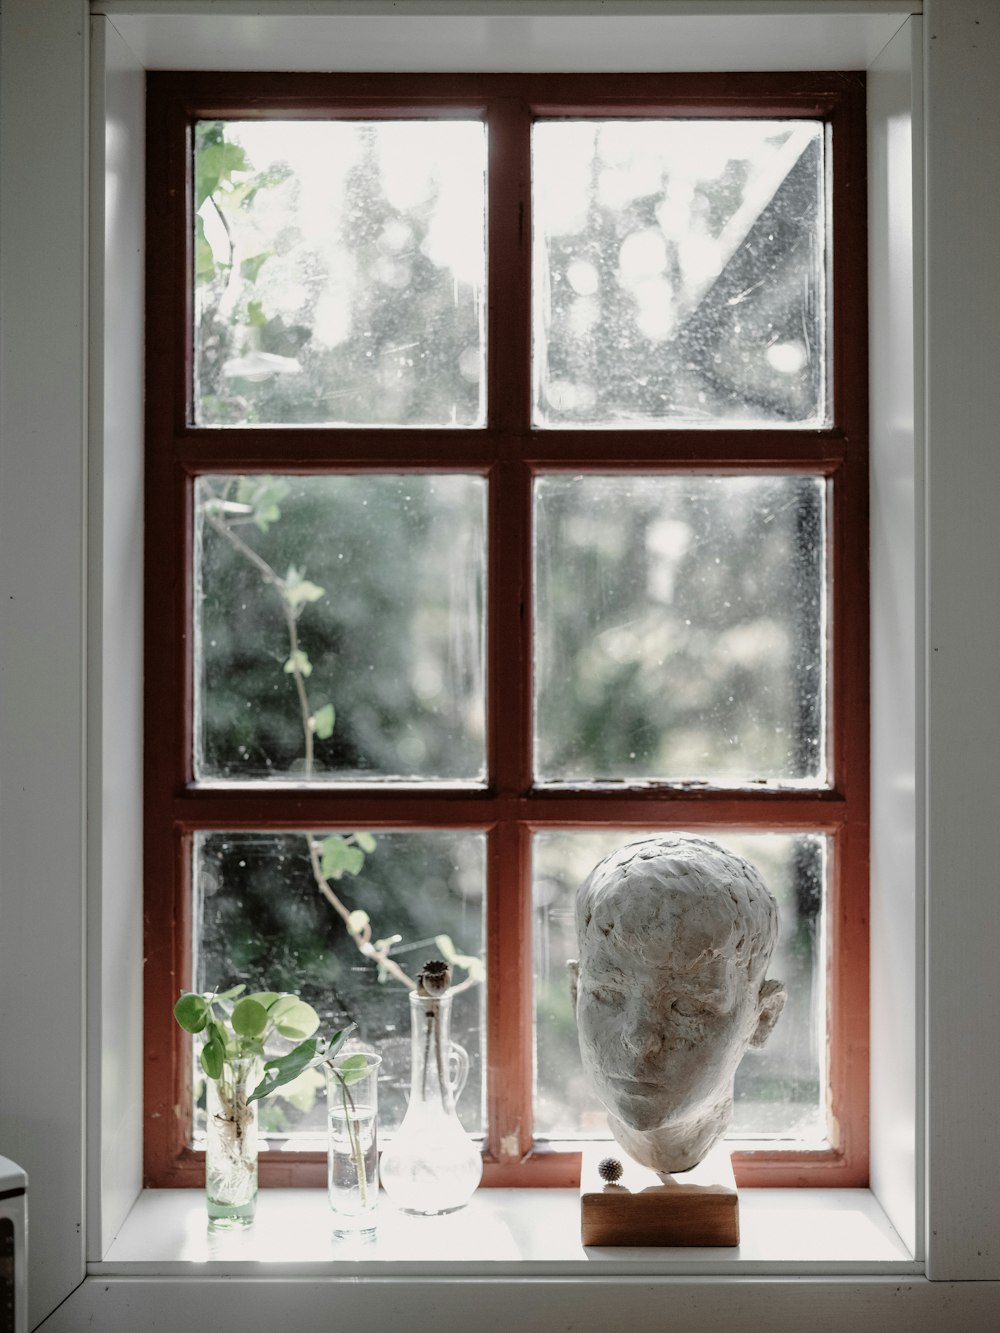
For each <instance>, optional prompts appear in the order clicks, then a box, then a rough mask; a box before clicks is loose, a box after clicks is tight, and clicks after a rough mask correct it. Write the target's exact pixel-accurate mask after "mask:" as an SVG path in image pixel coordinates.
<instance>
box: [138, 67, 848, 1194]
mask: <svg viewBox="0 0 1000 1333" xmlns="http://www.w3.org/2000/svg"><path fill="white" fill-rule="evenodd" d="M149 88H150V104H149V123H150V161H151V163H154V164H157V169H155V170H152V171H151V172H150V183H149V247H148V249H149V254H150V255H151V256H155V258H154V259H153V260H152V262H151V264H150V270H149V279H148V302H147V319H148V326H147V327H148V338H147V365H148V391H147V493H148V504H147V570H148V573H147V617H146V623H147V630H146V663H147V666H146V678H147V684H146V688H147V723H146V753H147V761H146V762H147V775H146V808H147V815H146V893H147V960H148V961H147V996H146V1014H147V1017H146V1031H147V1050H146V1060H147V1178H148V1180H149V1182H150V1183H154V1184H172V1183H179V1182H181V1181H184V1180H189V1179H191V1178H192V1176H193V1175H194V1174H195V1173H197V1171H198V1169H199V1166H198V1162H199V1157H198V1154H197V1152H196V1151H194V1150H193V1148H192V1146H191V1145H192V1141H193V1140H192V1136H193V1133H194V1131H195V1125H194V1119H195V1117H194V1116H193V1114H192V1110H191V1106H192V1098H193V1094H194V1089H193V1088H192V1077H191V1069H190V1065H189V1053H188V1051H187V1048H186V1046H185V1044H184V1041H183V1039H182V1037H181V1035H180V1034H179V1032H177V1031H175V1029H174V1028H173V1026H172V1020H171V1017H170V1008H171V1004H172V1002H173V999H174V998H175V997H176V993H177V991H178V989H179V988H180V987H181V986H182V985H183V986H189V985H191V984H192V982H193V981H194V982H196V983H197V984H198V985H199V986H200V985H202V984H204V985H208V986H210V985H214V984H216V983H217V982H218V983H220V984H222V983H229V982H231V981H235V980H239V979H246V980H248V981H250V982H251V984H262V983H264V982H268V983H270V984H274V985H279V986H288V987H295V988H296V989H301V988H305V989H306V991H307V992H309V993H310V996H311V998H313V999H314V1000H315V1001H317V1007H319V1008H320V1009H321V1010H322V1011H323V1012H324V1015H325V1016H326V1017H328V1018H329V1019H330V1020H331V1021H337V1020H338V1019H341V1018H343V1017H345V1016H346V1017H348V1018H351V1019H355V1020H357V1021H358V1022H359V1025H360V1027H361V1035H362V1037H363V1038H364V1039H365V1040H366V1041H377V1042H378V1043H379V1044H380V1046H381V1048H382V1049H383V1052H384V1053H385V1054H386V1055H387V1065H388V1066H389V1070H390V1079H389V1083H390V1086H389V1087H388V1089H387V1092H388V1094H389V1095H388V1098H384V1099H383V1101H384V1103H385V1105H386V1108H387V1113H388V1116H389V1119H390V1122H391V1117H392V1115H393V1095H394V1091H395V1095H396V1101H397V1102H400V1100H401V1089H402V1087H403V1086H405V1076H406V1044H407V1043H406V1037H405V1033H406V1031H407V1028H406V1013H405V1011H406V1006H405V1002H404V999H403V996H402V987H401V986H400V985H399V984H398V982H396V980H395V977H394V974H395V971H396V969H397V968H402V969H403V970H404V971H406V972H408V973H409V974H410V975H412V974H413V973H414V972H415V971H416V969H417V967H418V966H419V964H420V963H421V962H422V961H423V958H424V956H425V954H426V953H428V952H441V951H442V950H444V951H445V952H448V953H449V955H450V956H453V957H454V959H455V966H456V969H457V971H458V973H459V975H460V976H464V977H465V978H466V979H467V980H468V982H469V983H470V984H469V986H468V989H467V990H466V992H465V993H464V995H463V996H462V997H461V998H460V999H459V1000H458V1001H456V1010H457V1009H458V1007H459V1005H461V1006H462V1014H461V1016H460V1015H459V1014H458V1013H457V1012H456V1021H457V1025H458V1027H459V1032H458V1036H459V1040H461V1041H462V1043H463V1044H464V1045H466V1046H467V1048H468V1049H469V1053H470V1056H471V1057H472V1071H473V1072H472V1075H471V1076H470V1081H469V1086H468V1088H467V1089H466V1092H465V1094H464V1096H463V1098H462V1108H463V1116H464V1117H465V1121H466V1124H467V1127H468V1128H469V1129H470V1131H471V1132H473V1133H479V1134H482V1136H483V1142H484V1153H485V1156H486V1167H487V1170H486V1176H485V1179H486V1182H487V1183H491V1182H492V1183H505V1184H508V1183H516V1182H521V1183H525V1184H542V1183H569V1182H570V1181H571V1180H572V1178H573V1175H574V1173H575V1171H576V1169H577V1166H578V1148H577V1149H576V1150H574V1146H573V1145H574V1143H576V1144H578V1143H579V1140H580V1139H581V1138H585V1137H587V1136H588V1135H593V1134H595V1133H596V1134H600V1133H602V1128H601V1121H600V1118H599V1115H598V1110H597V1108H596V1106H595V1105H594V1103H593V1100H592V1099H591V1098H590V1096H589V1093H588V1091H587V1089H586V1088H585V1086H584V1085H583V1084H582V1081H581V1077H580V1074H579V1069H578V1067H577V1065H576V1063H575V1061H576V1056H575V1039H574V1036H573V1029H572V1015H571V1013H570V1011H569V997H568V988H567V986H566V985H565V981H564V965H565V960H566V958H568V957H570V956H572V953H573V949H574V945H573V943H572V940H571V939H570V938H569V937H568V935H567V921H568V904H569V903H570V902H571V898H572V892H573V891H574V889H575V887H576V883H577V882H578V881H579V879H580V878H581V877H582V875H583V874H585V873H586V871H587V870H588V869H589V868H590V866H591V865H593V863H594V862H595V861H596V860H597V859H598V858H599V856H600V855H602V854H603V852H604V851H605V850H610V848H611V847H612V846H614V845H617V844H618V843H619V842H623V841H626V840H628V839H629V838H630V837H631V836H634V835H637V834H640V833H643V832H646V831H649V830H658V829H687V828H696V829H698V830H702V831H713V832H714V833H715V835H716V836H718V837H719V838H720V839H721V840H723V841H726V842H728V843H729V844H730V845H733V846H734V847H736V849H737V850H740V851H742V852H744V853H745V854H747V855H749V856H750V858H751V859H752V860H754V861H756V862H757V863H758V864H759V865H760V866H761V868H762V869H763V870H764V871H765V876H766V878H768V880H769V882H770V884H771V887H772V889H773V891H775V893H776V894H777V896H778V897H779V899H780V900H781V902H782V906H783V909H784V914H785V933H784V936H783V946H782V949H783V952H782V955H781V956H780V958H779V959H778V960H776V963H775V968H774V970H775V972H776V973H777V972H778V971H779V970H780V969H782V968H783V969H784V971H785V973H786V975H785V979H786V981H788V982H789V983H790V991H791V1001H790V1003H789V1006H788V1009H787V1010H786V1015H785V1017H784V1018H783V1020H782V1025H781V1027H780V1028H779V1032H778V1033H777V1034H776V1037H775V1042H774V1046H773V1047H769V1048H765V1050H764V1051H763V1052H761V1053H760V1055H759V1058H758V1057H756V1056H751V1057H748V1059H747V1061H746V1062H745V1064H744V1067H743V1069H742V1070H741V1083H742V1086H741V1090H740V1091H741V1096H740V1102H739V1105H740V1111H739V1120H738V1123H737V1126H736V1129H737V1131H738V1133H739V1135H740V1139H741V1147H740V1151H739V1155H738V1157H737V1169H738V1175H739V1177H740V1178H741V1179H743V1180H744V1181H746V1182H748V1183H750V1182H752V1183H771V1184H787V1183H804V1182H808V1183H817V1184H818V1183H830V1184H837V1185H847V1184H859V1183H863V1182H864V1180H865V1179H866V1171H867V1168H866V1135H865V1123H866V1104H867V1056H866V1050H867V1044H866V1009H867V1003H866V994H867V990H866V987H867V982H866V935H865V917H866V900H867V801H868V793H867V684H866V681H867V594H866V574H867V553H866V534H867V522H866V483H867V458H866V436H865V422H866V415H867V407H866V396H865V372H866V351H865V340H864V329H865V309H864V307H865V300H864V293H865V268H866V265H865V251H864V237H865V224H864V147H865V145H864V122H863V115H864V85H863V79H862V78H861V77H860V76H844V75H840V74H838V75H829V76H822V75H795V76H784V75H782V76H777V75H772V76H742V75H740V76H715V75H706V76H670V77H659V76H643V77H636V76H630V77H628V78H627V79H626V78H616V77H611V76H586V77H582V76H581V77H577V76H550V77H544V78H541V77H538V76H482V77H478V78H474V77H458V76H454V77H452V76H448V77H444V76H441V77H437V76H421V77H412V78H407V79H406V80H405V81H404V80H403V79H401V78H395V77H390V76H385V77H382V76H379V77H374V76H372V77H363V76H339V75H338V76H336V77H334V76H330V77H314V76H303V77H301V78H300V77H291V76H288V77H277V76H243V75H240V76H235V75H226V76H218V75H216V76H206V75H160V74H155V75H151V76H150V79H149ZM332 898H336V900H337V903H339V904H340V907H341V908H342V909H343V910H342V911H338V907H337V905H336V903H333V902H332ZM345 917H346V920H345V919H344V918H345ZM397 935H399V936H401V937H402V938H401V939H399V940H398V941H397V940H395V939H394V938H393V937H394V936H397ZM442 937H446V938H442ZM414 947H415V949H416V951H413V949H414ZM421 950H423V952H421ZM373 951H374V955H375V956H374V957H373V956H372V955H373ZM483 970H484V971H485V981H484V982H481V980H480V978H481V974H482V972H483ZM380 978H381V980H380ZM393 1060H395V1061H396V1064H397V1065H398V1072H397V1074H396V1075H394V1074H393V1072H392V1071H393V1067H394V1066H393ZM393 1082H395V1083H396V1085H397V1086H396V1088H395V1090H394V1089H393V1087H392V1086H391V1085H392V1083H393ZM308 1104H309V1094H308V1089H304V1090H303V1092H302V1096H301V1098H300V1104H299V1105H298V1106H296V1105H295V1104H294V1103H288V1104H282V1105H279V1106H278V1107H277V1108H276V1109H274V1110H273V1111H272V1112H271V1114H272V1116H273V1117H274V1118H273V1120H272V1123H271V1126H270V1128H271V1130H272V1132H273V1135H274V1142H275V1145H276V1151H275V1152H274V1153H271V1154H268V1155H267V1161H266V1162H265V1163H264V1164H263V1166H262V1178H263V1180H264V1181H265V1183H266V1182H267V1181H268V1180H270V1181H271V1182H272V1183H287V1182H289V1181H295V1182H297V1183H317V1184H318V1183H320V1181H321V1179H322V1172H323V1166H322V1156H321V1153H320V1152H319V1150H318V1147H317V1146H316V1145H314V1146H313V1147H312V1149H311V1150H310V1147H309V1142H308V1136H309V1133H310V1129H311V1128H314V1125H313V1124H312V1122H310V1119H309V1115H310V1112H309V1109H308ZM175 1107H180V1108H181V1114H180V1115H179V1116H178V1115H177V1114H175V1112H174V1108H175Z"/></svg>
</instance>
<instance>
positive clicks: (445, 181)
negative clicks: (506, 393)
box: [192, 120, 486, 427]
mask: <svg viewBox="0 0 1000 1333" xmlns="http://www.w3.org/2000/svg"><path fill="white" fill-rule="evenodd" d="M220 162H225V163H226V164H227V165H226V169H225V170H223V171H222V172H221V173H220V171H219V163H220ZM485 163H486V131H485V128H484V126H483V125H482V124H481V123H480V122H478V121H462V120H440V121H419V120H405V121H391V120H386V121H375V122H372V121H368V122H366V121H346V120H341V121H326V122H324V121H294V122H289V121H265V120H261V121H202V122H199V123H198V125H197V126H196V133H195V178H196V186H197V199H198V201H199V203H198V208H197V214H196V217H195V231H196V236H195V241H196V246H195V248H196V265H195V321H194V329H193V331H192V336H193V340H194V351H195V420H196V422H197V423H199V424H203V425H225V424H257V423H295V422H301V423H309V424H331V425H338V424H340V425H350V424H359V425H383V426H392V425H395V426H431V425H438V426H449V425H454V426H466V427H468V426H478V425H482V424H483V422H484V420H485V397H484V385H483V373H482V371H483V366H484V364H485V299H484V296H485V282H486V276H485V259H486V246H485Z"/></svg>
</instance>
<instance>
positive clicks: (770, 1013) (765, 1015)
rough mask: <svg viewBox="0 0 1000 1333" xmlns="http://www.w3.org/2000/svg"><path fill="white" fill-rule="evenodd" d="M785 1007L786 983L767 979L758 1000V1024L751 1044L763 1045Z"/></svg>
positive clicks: (762, 985)
mask: <svg viewBox="0 0 1000 1333" xmlns="http://www.w3.org/2000/svg"><path fill="white" fill-rule="evenodd" d="M784 1007H785V984H784V982H783V981H765V982H763V983H762V984H761V988H760V995H759V997H758V1000H757V1026H756V1027H755V1028H754V1032H753V1036H752V1037H751V1038H750V1045H751V1046H763V1045H764V1043H765V1042H766V1041H767V1039H768V1037H769V1036H770V1035H771V1029H772V1028H773V1027H774V1025H775V1023H777V1021H778V1019H779V1017H780V1016H781V1011H782V1009H784Z"/></svg>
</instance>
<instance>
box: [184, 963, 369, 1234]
mask: <svg viewBox="0 0 1000 1333" xmlns="http://www.w3.org/2000/svg"><path fill="white" fill-rule="evenodd" d="M245 990H246V986H245V985H243V984H240V985H238V986H231V987H230V988H229V989H228V990H225V991H218V990H215V991H207V992H203V993H198V992H194V991H182V992H181V996H180V999H179V1000H178V1001H177V1003H176V1004H175V1005H174V1017H175V1018H176V1020H177V1022H178V1024H179V1025H180V1026H181V1027H182V1028H183V1029H184V1031H185V1032H190V1033H191V1034H192V1036H200V1037H201V1038H202V1047H201V1052H200V1057H199V1058H200V1061H201V1067H202V1069H203V1071H204V1073H205V1076H206V1077H207V1078H208V1079H209V1080H210V1087H211V1088H212V1089H213V1093H212V1095H210V1096H209V1098H208V1108H207V1125H206V1131H207V1138H206V1148H205V1191H206V1195H207V1198H208V1215H209V1225H210V1226H211V1227H223V1228H227V1227H231V1226H248V1225H249V1224H250V1223H251V1222H252V1221H253V1216H254V1209H255V1206H256V1198H257V1132H256V1115H255V1108H254V1105H253V1104H254V1102H257V1101H259V1100H260V1099H261V1098H262V1097H266V1096H268V1094H269V1093H272V1092H275V1091H276V1090H277V1089H278V1088H281V1087H284V1085H285V1084H287V1083H291V1082H292V1080H293V1079H296V1078H298V1076H299V1075H300V1074H301V1073H303V1072H304V1071H305V1070H306V1069H309V1068H310V1067H311V1066H313V1065H317V1064H320V1063H325V1062H326V1061H328V1060H331V1059H332V1058H333V1056H334V1055H335V1054H336V1052H337V1051H338V1050H339V1048H340V1046H341V1045H342V1044H343V1042H344V1039H345V1037H346V1036H347V1035H348V1033H349V1032H350V1031H351V1029H352V1028H353V1026H354V1025H353V1024H351V1025H350V1027H347V1028H344V1029H342V1030H341V1031H339V1032H335V1033H334V1034H333V1035H332V1036H331V1037H325V1036H322V1035H317V1029H318V1027H319V1015H318V1014H317V1013H316V1010H315V1009H314V1008H313V1007H312V1005H310V1004H307V1003H306V1002H305V1001H304V1000H302V999H300V998H299V996H297V995H291V994H288V993H287V992H280V991H254V992H253V993H252V994H250V995H245V994H244V991H245ZM274 1038H282V1039H283V1040H285V1041H292V1042H295V1045H294V1046H293V1047H292V1049H291V1050H290V1051H286V1052H285V1053H284V1054H283V1055H275V1056H271V1057H270V1058H267V1044H268V1042H270V1041H272V1040H273V1039H274ZM341 1084H342V1087H343V1079H341Z"/></svg>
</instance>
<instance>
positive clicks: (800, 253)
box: [532, 120, 827, 427]
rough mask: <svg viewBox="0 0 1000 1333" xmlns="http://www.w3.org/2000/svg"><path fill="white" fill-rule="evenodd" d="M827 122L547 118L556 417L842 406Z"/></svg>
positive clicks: (545, 399) (702, 418)
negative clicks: (837, 385)
mask: <svg viewBox="0 0 1000 1333" xmlns="http://www.w3.org/2000/svg"><path fill="white" fill-rule="evenodd" d="M823 142H824V140H823V126H822V125H821V124H820V123H819V122H815V121H792V120H775V121H748V120H700V121H699V120H613V121H598V120H564V121H548V122H543V123H541V124H539V125H536V126H535V128H534V133H533V140H532V163H533V168H532V169H533V185H534V228H535V241H534V256H535V261H534V262H535V269H534V310H535V321H534V378H535V402H534V419H535V423H536V424H537V425H540V426H570V425H593V426H609V425H616V426H637V427H641V426H647V427H648V426H650V425H654V424H656V423H658V422H669V423H670V424H671V425H685V426H703V425H707V426H711V425H726V426H739V425H753V424H757V423H760V422H770V423H772V424H775V425H782V424H785V425H791V424H801V425H810V426H817V425H820V424H823V423H824V422H825V421H826V419H827V405H826V313H825V299H826V298H825V263H826V261H825V248H826V237H825V228H826V209H825V202H824V189H825V183H824V182H825V176H824V165H823V157H824V153H823Z"/></svg>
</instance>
